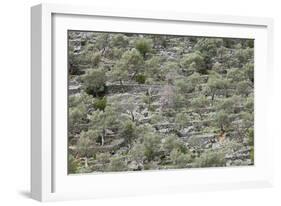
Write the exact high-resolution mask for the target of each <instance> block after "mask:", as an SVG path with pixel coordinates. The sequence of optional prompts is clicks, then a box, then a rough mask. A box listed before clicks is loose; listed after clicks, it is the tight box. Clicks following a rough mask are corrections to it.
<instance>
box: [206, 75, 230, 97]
mask: <svg viewBox="0 0 281 206" xmlns="http://www.w3.org/2000/svg"><path fill="white" fill-rule="evenodd" d="M207 86H208V87H207V91H206V93H207V94H208V95H211V96H212V100H214V99H215V95H216V94H217V93H218V91H220V90H222V91H223V92H224V95H225V96H226V95H227V89H228V88H229V87H230V82H229V80H227V79H225V78H222V77H221V76H220V75H219V74H217V73H215V74H212V75H210V77H209V79H208V82H207Z"/></svg>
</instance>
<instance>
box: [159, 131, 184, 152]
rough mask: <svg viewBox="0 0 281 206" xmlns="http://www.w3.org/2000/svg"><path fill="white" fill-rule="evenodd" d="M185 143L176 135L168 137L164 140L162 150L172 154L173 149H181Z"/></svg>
mask: <svg viewBox="0 0 281 206" xmlns="http://www.w3.org/2000/svg"><path fill="white" fill-rule="evenodd" d="M181 144H183V142H181V141H180V139H179V138H178V137H177V136H176V135H168V136H167V137H165V138H164V139H163V143H162V148H163V150H164V151H166V152H167V153H170V152H171V151H172V150H173V149H180V148H181Z"/></svg>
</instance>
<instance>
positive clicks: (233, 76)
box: [227, 68, 246, 84]
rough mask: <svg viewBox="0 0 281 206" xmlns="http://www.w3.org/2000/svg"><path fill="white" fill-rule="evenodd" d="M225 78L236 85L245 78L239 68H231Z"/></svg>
mask: <svg viewBox="0 0 281 206" xmlns="http://www.w3.org/2000/svg"><path fill="white" fill-rule="evenodd" d="M227 78H228V79H229V80H230V81H231V82H232V83H235V84H236V83H237V82H240V81H242V80H245V78H246V76H245V74H244V72H243V70H242V69H239V68H231V69H229V70H228V71H227Z"/></svg>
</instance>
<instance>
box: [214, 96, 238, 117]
mask: <svg viewBox="0 0 281 206" xmlns="http://www.w3.org/2000/svg"><path fill="white" fill-rule="evenodd" d="M240 105H241V98H240V97H239V96H236V95H234V96H232V97H229V98H226V99H223V100H222V101H221V102H220V103H219V105H218V109H219V110H224V111H225V112H226V113H228V114H231V113H234V112H235V108H236V107H238V106H240Z"/></svg>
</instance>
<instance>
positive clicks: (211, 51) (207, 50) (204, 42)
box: [194, 38, 223, 68]
mask: <svg viewBox="0 0 281 206" xmlns="http://www.w3.org/2000/svg"><path fill="white" fill-rule="evenodd" d="M222 45H223V40H222V39H221V38H199V39H198V41H197V43H196V44H195V46H194V50H195V51H196V50H197V51H200V52H201V56H202V57H203V59H204V62H205V67H207V68H211V67H212V63H213V62H212V59H213V57H216V56H217V55H218V53H217V52H218V48H220V47H222Z"/></svg>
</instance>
